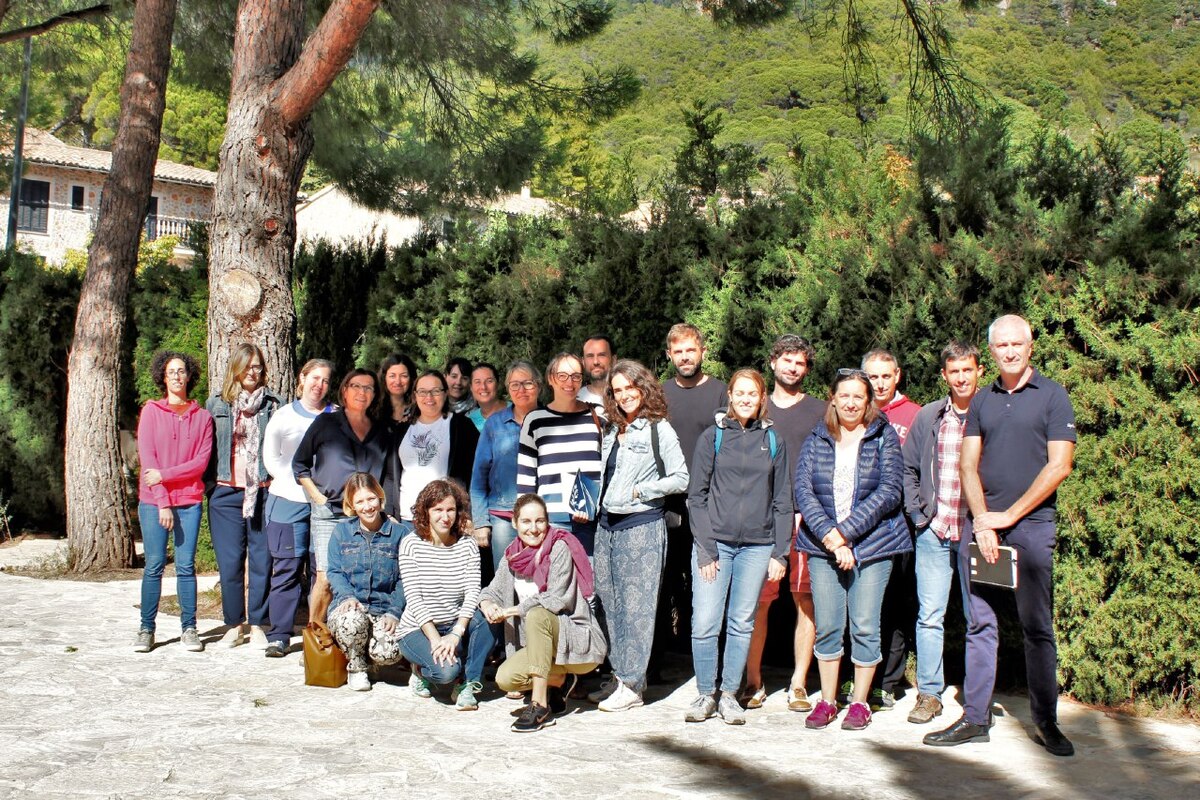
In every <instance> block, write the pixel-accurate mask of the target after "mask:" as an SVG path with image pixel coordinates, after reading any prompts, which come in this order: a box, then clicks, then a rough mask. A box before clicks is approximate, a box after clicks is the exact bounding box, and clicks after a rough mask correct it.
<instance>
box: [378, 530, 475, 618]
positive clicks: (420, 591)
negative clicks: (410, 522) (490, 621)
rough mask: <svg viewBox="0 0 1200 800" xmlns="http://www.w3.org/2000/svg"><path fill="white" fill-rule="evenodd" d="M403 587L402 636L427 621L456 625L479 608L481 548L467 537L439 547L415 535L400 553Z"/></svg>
mask: <svg viewBox="0 0 1200 800" xmlns="http://www.w3.org/2000/svg"><path fill="white" fill-rule="evenodd" d="M396 558H397V561H398V562H399V564H400V581H401V583H403V584H404V615H403V616H402V617H400V629H399V632H398V635H399V636H407V635H408V634H410V633H412V632H413V631H415V630H419V629H420V628H421V626H422V625H424V624H425V623H426V622H432V623H433V624H434V625H453V624H454V622H455V621H456V620H458V619H459V618H462V617H466V618H469V617H470V616H471V615H472V614H474V613H475V609H476V608H477V607H478V606H479V546H478V545H476V544H475V540H474V539H473V538H471V537H470V536H464V537H462V538H461V539H459V540H458V541H457V542H455V543H454V544H453V545H451V546H450V547H438V546H436V545H434V544H431V543H430V542H427V541H425V540H424V539H422V538H421V537H420V536H417V535H416V534H415V533H413V534H412V535H411V536H405V537H404V539H402V540H401V542H400V550H399V552H398V553H397V556H396Z"/></svg>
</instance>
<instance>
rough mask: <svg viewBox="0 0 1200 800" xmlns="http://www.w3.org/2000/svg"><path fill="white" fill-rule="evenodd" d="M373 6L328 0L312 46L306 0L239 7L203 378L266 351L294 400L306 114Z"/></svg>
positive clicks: (271, 369) (372, 1) (216, 378)
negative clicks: (245, 352)
mask: <svg viewBox="0 0 1200 800" xmlns="http://www.w3.org/2000/svg"><path fill="white" fill-rule="evenodd" d="M378 4H379V0H334V2H333V3H332V4H331V5H330V8H329V10H328V11H327V12H326V14H325V17H324V18H323V19H322V21H321V24H320V25H319V26H318V27H317V29H316V30H315V31H314V32H313V34H312V36H311V37H310V38H309V40H308V41H307V42H305V41H304V3H303V2H301V0H271V2H269V3H264V2H259V1H258V0H242V2H241V3H240V4H239V6H238V19H237V31H236V33H235V34H234V42H233V75H232V83H231V86H230V92H229V116H228V119H227V121H226V125H225V142H224V143H223V144H222V145H221V162H220V166H219V167H218V169H217V185H216V194H215V196H214V198H213V219H212V224H211V227H210V229H209V231H210V232H209V259H210V263H209V278H208V291H209V295H208V296H209V302H208V375H209V385H210V386H220V385H221V381H222V379H223V377H224V375H225V368H226V366H227V365H228V363H229V358H230V355H231V354H232V352H233V349H234V348H235V347H236V346H237V345H238V344H240V343H242V342H251V343H254V344H257V345H258V346H259V347H261V348H262V350H263V354H264V356H265V357H266V368H267V376H268V377H267V381H268V383H269V385H270V387H271V389H272V390H274V391H276V392H279V393H281V394H283V395H285V396H286V395H290V394H291V389H292V376H293V368H292V357H293V350H294V342H295V336H296V314H295V307H294V305H293V302H292V255H293V248H294V247H295V244H296V194H297V192H298V191H299V190H300V179H301V177H302V176H303V174H304V166H305V164H306V163H307V161H308V156H309V154H310V153H311V152H312V146H313V139H312V132H311V126H310V124H309V120H310V115H311V113H312V107H313V106H314V105H315V104H316V102H317V101H318V100H319V99H320V97H321V95H323V94H324V92H325V91H326V90H327V89H328V88H329V85H330V84H331V83H332V82H333V79H334V78H335V77H336V76H337V74H338V73H340V72H341V70H342V68H343V67H344V66H345V64H346V62H347V61H348V60H349V58H350V55H351V54H352V53H353V51H354V47H355V45H356V43H357V42H358V39H359V37H360V36H361V35H362V32H363V30H364V29H365V28H366V25H367V22H368V21H369V19H370V17H371V14H372V13H373V12H374V10H375V8H376V6H378Z"/></svg>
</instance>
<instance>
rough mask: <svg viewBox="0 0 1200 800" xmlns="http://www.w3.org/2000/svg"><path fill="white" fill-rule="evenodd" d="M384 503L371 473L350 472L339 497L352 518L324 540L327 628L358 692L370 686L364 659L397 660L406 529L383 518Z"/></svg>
mask: <svg viewBox="0 0 1200 800" xmlns="http://www.w3.org/2000/svg"><path fill="white" fill-rule="evenodd" d="M383 502H384V498H383V487H381V486H380V485H379V481H377V480H375V477H374V476H373V475H370V474H368V473H366V472H356V473H354V474H353V475H351V476H350V480H348V481H346V488H345V490H344V492H343V500H342V511H343V512H345V513H346V515H347V516H349V517H351V518H350V519H348V520H346V521H344V522H342V523H340V524H339V525H338V526H337V528H335V529H334V531H333V537H332V538H331V539H330V540H329V568H328V570H327V571H326V573H325V574H326V578H327V579H328V580H329V587H330V589H332V591H333V603H332V604H331V605H330V608H331V609H332V610H331V611H330V612H329V630H330V632H331V633H332V634H333V638H334V641H336V642H337V646H338V647H340V648H341V649H342V651H343V652H345V654H346V659H347V661H349V664H348V667H347V670H348V672H349V679H348V685H349V687H350V688H351V689H353V690H354V691H357V692H366V691H370V689H371V680H370V678H368V677H367V665H368V661H369V662H371V663H374V664H380V665H385V666H386V665H387V664H395V663H396V662H397V661H399V660H400V635H399V626H400V615H401V614H403V613H404V587H403V585H402V584H401V583H400V568H399V566H398V562H397V558H396V553H397V551H398V550H399V548H400V540H401V539H402V538H403V537H404V535H405V534H406V533H407V532H408V530H407V529H406V528H405V527H404V526H402V525H401V524H400V523H397V522H394V521H392V520H391V519H389V518H388V517H386V516H384V514H383Z"/></svg>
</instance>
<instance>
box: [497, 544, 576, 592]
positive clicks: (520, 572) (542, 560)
mask: <svg viewBox="0 0 1200 800" xmlns="http://www.w3.org/2000/svg"><path fill="white" fill-rule="evenodd" d="M559 540H561V541H563V542H565V543H566V545H567V547H568V549H570V551H571V560H572V561H573V562H575V574H576V580H578V581H579V589H580V591H582V592H583V596H584V597H585V598H587V599H589V600H590V599H591V597H592V593H593V592H594V590H595V589H594V585H595V578H594V577H593V575H592V564H591V562H590V561H588V557H587V552H585V551H584V549H583V544H582V543H580V541H579V540H578V539H576V538H575V536H574V535H573V534H571V533H570V532H568V531H564V530H563V529H562V528H551V529H550V530H548V531H547V532H546V538H545V539H542V543H541V545H539V546H538V547H529V546H527V545H526V544H525V543H524V542H522V541H521V537H519V536H518V537H517V538H516V539H513V541H512V544H510V545H509V546H508V548H507V549H505V551H504V557H505V558H507V559H508V568H509V569H511V570H512V572H513V574H514V575H517V576H520V577H522V578H525V579H526V580H531V581H533V583H534V585H535V586H537V589H538V591H539V592H544V591H546V581H547V580H548V579H549V577H550V551H551V550H552V549H554V543H555V542H557V541H559Z"/></svg>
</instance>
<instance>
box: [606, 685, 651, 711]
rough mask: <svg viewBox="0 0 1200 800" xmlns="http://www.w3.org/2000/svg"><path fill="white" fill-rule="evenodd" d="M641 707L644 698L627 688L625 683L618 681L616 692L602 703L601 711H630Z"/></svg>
mask: <svg viewBox="0 0 1200 800" xmlns="http://www.w3.org/2000/svg"><path fill="white" fill-rule="evenodd" d="M640 705H642V696H641V695H640V694H638V693H637V692H635V691H634V690H633V689H630V688H629V687H628V686H626V685H625V682H624V681H617V689H616V691H614V692H613V693H612V694H610V695H609V696H608V697H606V698H604V699H603V700H601V701H600V710H601V711H628V710H629V709H631V708H637V707H638V706H640Z"/></svg>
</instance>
